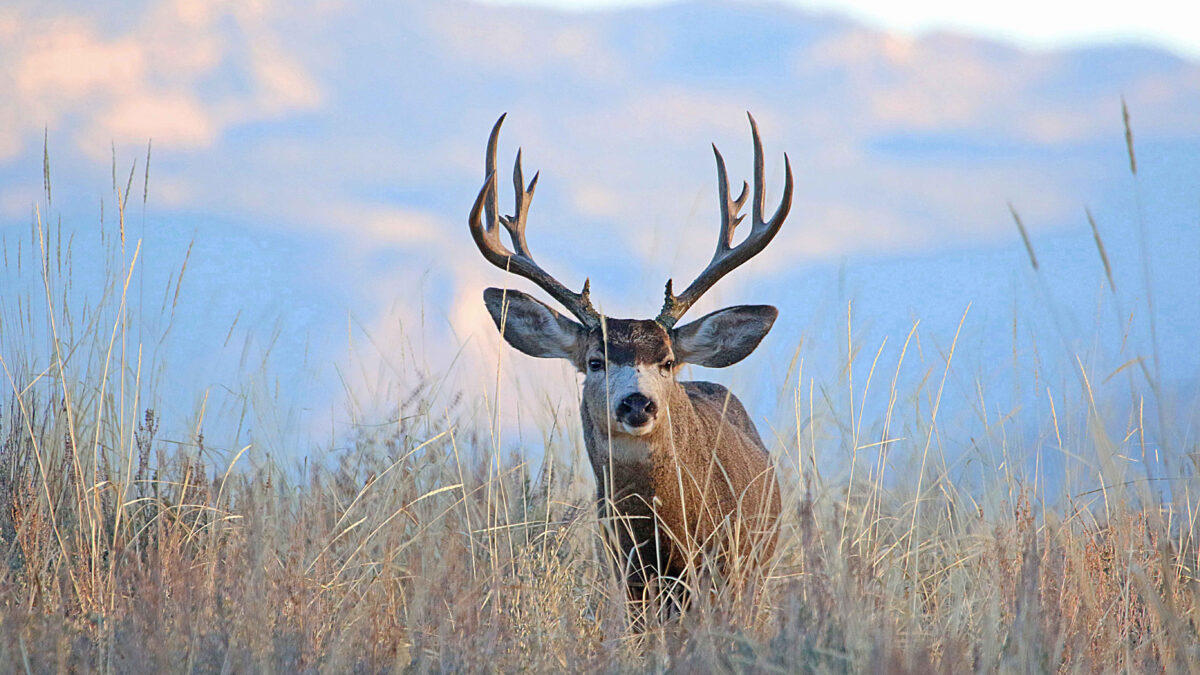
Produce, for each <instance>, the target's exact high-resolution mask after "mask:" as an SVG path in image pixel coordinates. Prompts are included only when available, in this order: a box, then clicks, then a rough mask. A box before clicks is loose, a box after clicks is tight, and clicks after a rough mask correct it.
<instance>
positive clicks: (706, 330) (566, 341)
mask: <svg viewBox="0 0 1200 675" xmlns="http://www.w3.org/2000/svg"><path fill="white" fill-rule="evenodd" d="M747 116H749V113H747ZM749 117H750V130H751V133H752V136H753V139H754V200H753V208H752V211H753V222H752V225H751V230H750V233H749V234H748V235H747V237H746V238H745V240H744V241H742V242H741V243H739V244H738V245H737V246H734V245H733V237H734V230H735V229H736V228H737V226H738V225H739V224H740V223H741V222H742V220H743V218H744V217H745V216H744V215H741V213H740V212H741V209H742V207H743V206H744V205H745V203H746V199H747V196H748V191H749V186H748V185H747V184H746V183H745V182H743V183H742V190H741V192H740V193H739V195H738V196H737V197H736V198H733V199H731V198H730V191H729V179H728V175H727V172H726V169H725V160H724V158H722V157H721V153H720V151H718V150H717V147H716V145H714V146H713V153H714V155H715V156H716V161H717V178H718V186H719V190H720V198H721V229H720V234H719V236H718V239H717V248H716V252H715V253H713V257H712V260H711V261H710V262H709V264H708V266H707V267H706V268H705V269H704V271H703V272H701V273H700V275H699V276H698V277H697V278H696V280H695V281H693V282H692V283H691V284H690V285H689V286H688V287H687V288H686V289H685V290H684V291H683V292H682V293H680V294H679V295H675V294H674V292H673V290H672V282H671V281H670V280H668V281H667V285H666V292H665V298H664V301H663V307H662V311H661V312H659V314H658V317H657V318H655V319H615V318H609V317H605V316H602V315H601V314H600V313H599V312H597V311H596V309H595V308H594V307H593V306H592V302H591V299H590V297H589V290H590V284H589V282H588V281H584V284H583V288H582V290H580V292H578V293H575V292H573V291H571V290H569V289H567V287H566V286H564V285H563V284H561V283H560V282H559V281H557V280H556V279H555V278H554V277H552V276H550V275H549V274H547V273H546V272H545V271H544V270H543V269H542V268H541V266H540V265H538V264H537V263H536V262H535V261H534V259H533V256H532V254H531V253H530V251H529V246H528V243H527V242H526V239H525V225H526V218H527V216H528V213H529V204H530V202H531V200H532V199H533V193H534V190H535V189H536V187H537V175H534V177H533V180H531V181H530V182H529V184H528V186H526V185H525V182H524V177H523V174H522V170H521V153H520V151H519V150H518V151H517V159H516V163H515V166H514V168H513V186H514V189H515V192H516V204H515V208H514V212H513V215H511V216H502V215H499V207H498V197H497V192H498V187H497V176H496V142H497V139H498V137H499V134H500V126H501V125H502V124H503V122H504V116H503V115H502V116H501V117H500V119H499V120H497V121H496V124H495V126H494V127H493V128H492V133H491V136H490V137H489V138H488V147H487V158H486V165H485V171H486V175H487V179H486V181H485V182H484V185H483V187H482V189H480V191H479V195H478V196H477V197H476V199H475V203H474V205H473V206H472V208H471V214H470V227H471V235H472V237H473V238H474V239H475V243H476V245H477V246H478V247H479V250H480V252H481V253H482V254H483V257H484V258H486V259H487V260H488V261H490V262H491V263H492V264H493V265H496V266H497V267H499V268H500V269H503V270H506V271H509V272H512V273H513V274H516V275H518V276H522V277H525V278H526V279H529V280H530V281H532V282H533V283H535V284H537V285H538V286H539V287H541V288H542V290H544V291H546V293H548V294H549V295H550V297H551V298H553V299H554V300H556V301H558V303H559V304H560V305H562V306H563V307H564V308H566V309H567V311H569V312H570V313H571V314H572V315H573V316H574V319H572V318H571V317H568V316H565V315H563V314H562V313H560V312H558V311H556V310H555V309H553V308H552V307H550V306H548V305H546V304H544V303H542V302H541V301H539V300H537V299H535V298H533V297H532V296H530V295H527V294H525V293H522V292H520V291H513V290H502V289H499V288H489V289H487V290H486V291H484V295H483V297H484V302H485V304H486V305H487V308H488V311H489V313H491V315H492V319H493V320H494V321H495V322H496V326H497V328H499V329H500V331H501V334H502V335H503V336H504V339H505V340H507V341H508V343H509V344H510V345H512V346H513V347H515V348H516V349H518V350H519V351H521V352H524V353H526V354H529V355H530V356H536V357H541V358H561V359H567V360H568V361H570V362H571V363H572V364H573V365H574V366H575V368H576V369H578V370H579V371H580V372H582V373H584V374H585V379H584V397H583V399H584V408H585V410H584V413H585V415H589V416H590V418H591V419H592V420H594V421H595V422H598V423H600V424H601V425H604V426H607V428H608V429H609V430H610V433H613V434H623V435H628V436H634V437H645V436H649V435H651V434H653V433H655V432H656V431H658V430H659V429H660V428H661V427H662V425H661V424H659V421H660V420H661V419H662V417H663V415H662V411H663V409H664V407H666V406H669V405H670V402H671V401H672V399H673V397H678V396H684V394H683V392H682V386H681V385H680V384H679V383H678V382H677V381H676V379H675V376H676V373H677V372H678V370H679V368H680V366H681V365H682V364H684V363H694V364H697V365H701V366H708V367H713V368H721V367H724V366H729V365H733V364H735V363H737V362H738V361H741V360H742V359H744V358H746V356H748V355H749V354H750V353H751V352H752V351H754V349H755V348H756V347H757V346H758V344H759V342H760V341H761V340H762V339H763V337H764V336H765V335H766V334H767V332H768V331H769V330H770V329H771V325H772V324H773V323H774V321H775V317H776V316H777V315H778V311H777V310H776V309H775V308H774V307H771V306H769V305H739V306H735V307H729V308H726V309H722V310H718V311H715V312H712V313H711V314H708V315H706V316H704V317H701V318H700V319H697V320H696V321H693V322H691V323H688V324H685V325H683V326H679V327H676V325H675V324H676V323H677V322H678V321H679V319H680V318H682V317H683V315H684V314H685V313H686V312H687V310H688V309H689V308H690V307H691V306H692V305H693V304H695V302H696V301H697V300H698V299H699V298H700V297H701V296H702V295H703V294H704V293H705V291H707V290H708V289H709V288H711V287H712V286H713V284H715V283H716V282H717V281H718V280H719V279H720V278H721V277H723V276H725V275H726V274H728V273H729V272H731V271H733V270H734V269H735V268H736V267H738V266H739V265H741V264H743V263H745V262H746V261H747V260H749V259H750V258H752V257H754V256H755V255H756V254H758V253H759V252H760V251H762V250H763V249H764V248H765V247H766V246H767V244H768V243H770V241H771V239H773V238H774V237H775V235H776V234H777V233H778V232H779V228H780V227H781V226H782V225H783V221H784V219H785V218H786V217H787V214H788V210H789V208H790V207H791V198H792V170H791V164H790V163H789V162H788V159H787V155H786V154H785V155H784V167H785V182H784V190H783V198H782V200H781V203H780V204H779V207H778V208H777V209H776V210H775V213H774V214H773V215H772V216H771V217H770V218H769V219H767V218H765V217H764V215H763V192H764V185H763V152H762V142H761V140H760V138H759V134H758V126H757V124H756V123H755V121H754V117H753V116H749ZM501 226H503V228H504V229H505V230H506V231H507V232H508V235H509V240H510V241H511V243H512V248H511V249H510V248H509V247H508V246H506V245H505V244H504V243H503V242H502V241H501V238H500V228H501ZM605 421H607V424H606V425H605Z"/></svg>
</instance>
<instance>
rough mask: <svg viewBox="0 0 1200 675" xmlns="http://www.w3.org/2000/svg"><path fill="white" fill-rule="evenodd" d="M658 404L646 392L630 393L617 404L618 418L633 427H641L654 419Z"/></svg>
mask: <svg viewBox="0 0 1200 675" xmlns="http://www.w3.org/2000/svg"><path fill="white" fill-rule="evenodd" d="M657 412H658V404H656V403H655V402H654V401H652V400H650V399H649V398H647V397H646V395H645V394H630V395H628V396H626V397H625V398H624V400H622V401H621V403H620V405H618V406H617V419H618V420H620V421H622V422H624V423H626V424H628V425H629V426H631V427H640V426H642V425H644V424H646V423H648V422H649V421H650V420H652V419H654V414H655V413H657Z"/></svg>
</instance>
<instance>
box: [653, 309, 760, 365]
mask: <svg viewBox="0 0 1200 675" xmlns="http://www.w3.org/2000/svg"><path fill="white" fill-rule="evenodd" d="M777 316H779V310H777V309H775V308H774V307H772V306H770V305H738V306H736V307H727V308H725V309H720V310H717V311H715V312H713V313H712V314H706V315H705V316H702V317H700V318H699V319H696V320H695V321H693V322H691V323H689V324H687V325H685V326H681V327H679V328H676V329H675V333H674V335H673V336H672V342H673V344H674V346H675V357H676V359H678V360H679V361H685V362H687V363H694V364H696V365H698V366H707V367H709V368H724V367H725V366H731V365H733V364H735V363H737V362H738V361H741V360H742V359H744V358H746V357H747V356H749V355H750V352H752V351H754V348H755V347H757V346H758V343H759V342H762V339H763V338H764V337H766V335H767V331H769V330H771V325H772V324H774V323H775V317H777Z"/></svg>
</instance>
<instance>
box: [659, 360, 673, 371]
mask: <svg viewBox="0 0 1200 675" xmlns="http://www.w3.org/2000/svg"><path fill="white" fill-rule="evenodd" d="M658 369H659V371H660V372H662V374H663V375H670V374H671V373H672V372H674V370H675V361H674V360H672V359H667V360H666V361H663V362H662V363H661V364H659V366H658Z"/></svg>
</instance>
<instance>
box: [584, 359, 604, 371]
mask: <svg viewBox="0 0 1200 675" xmlns="http://www.w3.org/2000/svg"><path fill="white" fill-rule="evenodd" d="M588 370H590V371H592V372H593V373H596V372H599V371H601V370H604V359H591V360H590V361H588Z"/></svg>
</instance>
